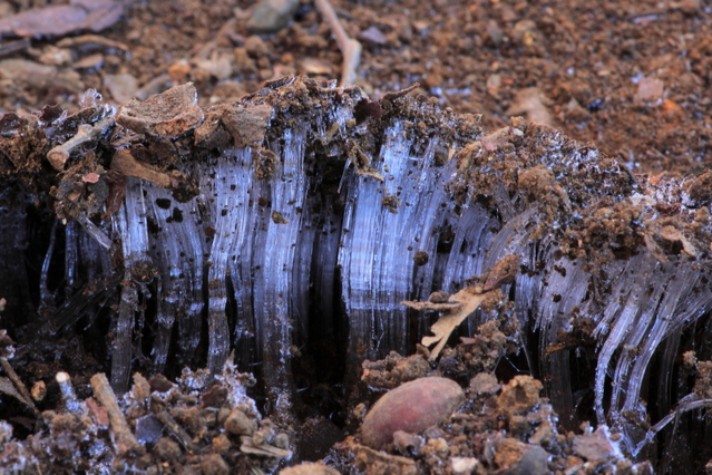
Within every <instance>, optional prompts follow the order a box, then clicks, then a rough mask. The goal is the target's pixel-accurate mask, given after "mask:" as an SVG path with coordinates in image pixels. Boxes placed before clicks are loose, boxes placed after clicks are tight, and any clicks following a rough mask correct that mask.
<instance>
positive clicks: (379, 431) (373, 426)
mask: <svg viewBox="0 0 712 475" xmlns="http://www.w3.org/2000/svg"><path fill="white" fill-rule="evenodd" d="M463 399H465V393H464V392H463V391H462V388H460V385H459V384H457V383H456V382H455V381H453V380H451V379H447V378H438V377H428V378H420V379H416V380H414V381H410V382H407V383H405V384H402V385H400V386H398V387H397V388H395V389H392V390H391V391H388V392H387V393H386V394H385V395H384V396H383V397H382V398H381V399H379V400H378V402H376V404H374V406H373V407H372V408H371V410H370V411H369V412H368V414H367V415H366V418H365V419H364V421H363V424H362V425H361V440H362V441H363V443H364V444H365V445H368V446H370V447H373V448H374V449H380V448H382V447H383V446H385V445H386V444H389V443H391V442H392V441H393V434H394V433H395V432H396V431H399V430H401V431H404V432H409V433H411V434H419V433H421V432H423V431H424V430H425V429H427V428H428V427H431V426H434V425H436V424H438V423H439V422H440V421H442V420H443V419H445V418H446V417H448V416H449V415H450V414H451V413H452V411H453V410H454V409H455V408H456V407H457V406H458V405H459V404H460V403H461V402H462V400H463Z"/></svg>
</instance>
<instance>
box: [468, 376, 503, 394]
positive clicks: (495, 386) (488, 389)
mask: <svg viewBox="0 0 712 475" xmlns="http://www.w3.org/2000/svg"><path fill="white" fill-rule="evenodd" d="M501 387H502V385H501V384H499V383H498V382H497V377H496V376H495V375H493V374H491V373H477V375H475V377H474V378H472V379H471V380H470V389H472V390H473V391H474V392H475V394H477V395H478V396H489V395H491V394H496V393H497V391H499V390H500V388H501Z"/></svg>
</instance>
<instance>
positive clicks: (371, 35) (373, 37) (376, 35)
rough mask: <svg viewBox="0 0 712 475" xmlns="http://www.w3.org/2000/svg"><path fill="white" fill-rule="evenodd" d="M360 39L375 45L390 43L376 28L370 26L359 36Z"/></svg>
mask: <svg viewBox="0 0 712 475" xmlns="http://www.w3.org/2000/svg"><path fill="white" fill-rule="evenodd" d="M358 39H359V40H361V41H363V42H365V43H371V44H374V45H385V44H386V43H388V39H387V38H386V36H385V35H384V34H383V33H381V30H379V29H378V28H376V27H375V26H370V27H368V28H366V29H365V30H363V31H362V32H361V33H360V34H359V35H358Z"/></svg>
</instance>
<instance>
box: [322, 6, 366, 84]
mask: <svg viewBox="0 0 712 475" xmlns="http://www.w3.org/2000/svg"><path fill="white" fill-rule="evenodd" d="M314 4H315V5H316V8H317V10H319V12H320V13H321V15H322V16H323V17H324V20H326V23H327V24H328V25H329V28H331V31H332V32H333V33H334V37H335V38H336V43H337V44H338V45H339V49H340V50H341V54H343V56H344V61H343V63H342V66H341V81H340V83H339V85H340V86H342V87H345V86H350V85H351V84H353V83H354V80H355V79H356V68H357V67H358V64H359V62H360V61H361V43H359V42H358V40H355V39H354V38H350V37H349V35H347V34H346V31H345V30H344V27H343V26H341V22H340V21H339V18H338V16H337V15H336V12H335V11H334V8H333V7H332V6H331V4H330V3H329V0H314Z"/></svg>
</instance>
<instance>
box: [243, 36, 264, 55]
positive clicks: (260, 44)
mask: <svg viewBox="0 0 712 475" xmlns="http://www.w3.org/2000/svg"><path fill="white" fill-rule="evenodd" d="M245 50H246V51H247V54H249V55H250V56H252V57H253V58H260V57H262V56H265V55H267V54H268V53H269V48H268V46H267V43H265V42H264V41H262V38H260V37H259V36H257V35H251V36H248V37H247V39H246V40H245Z"/></svg>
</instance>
